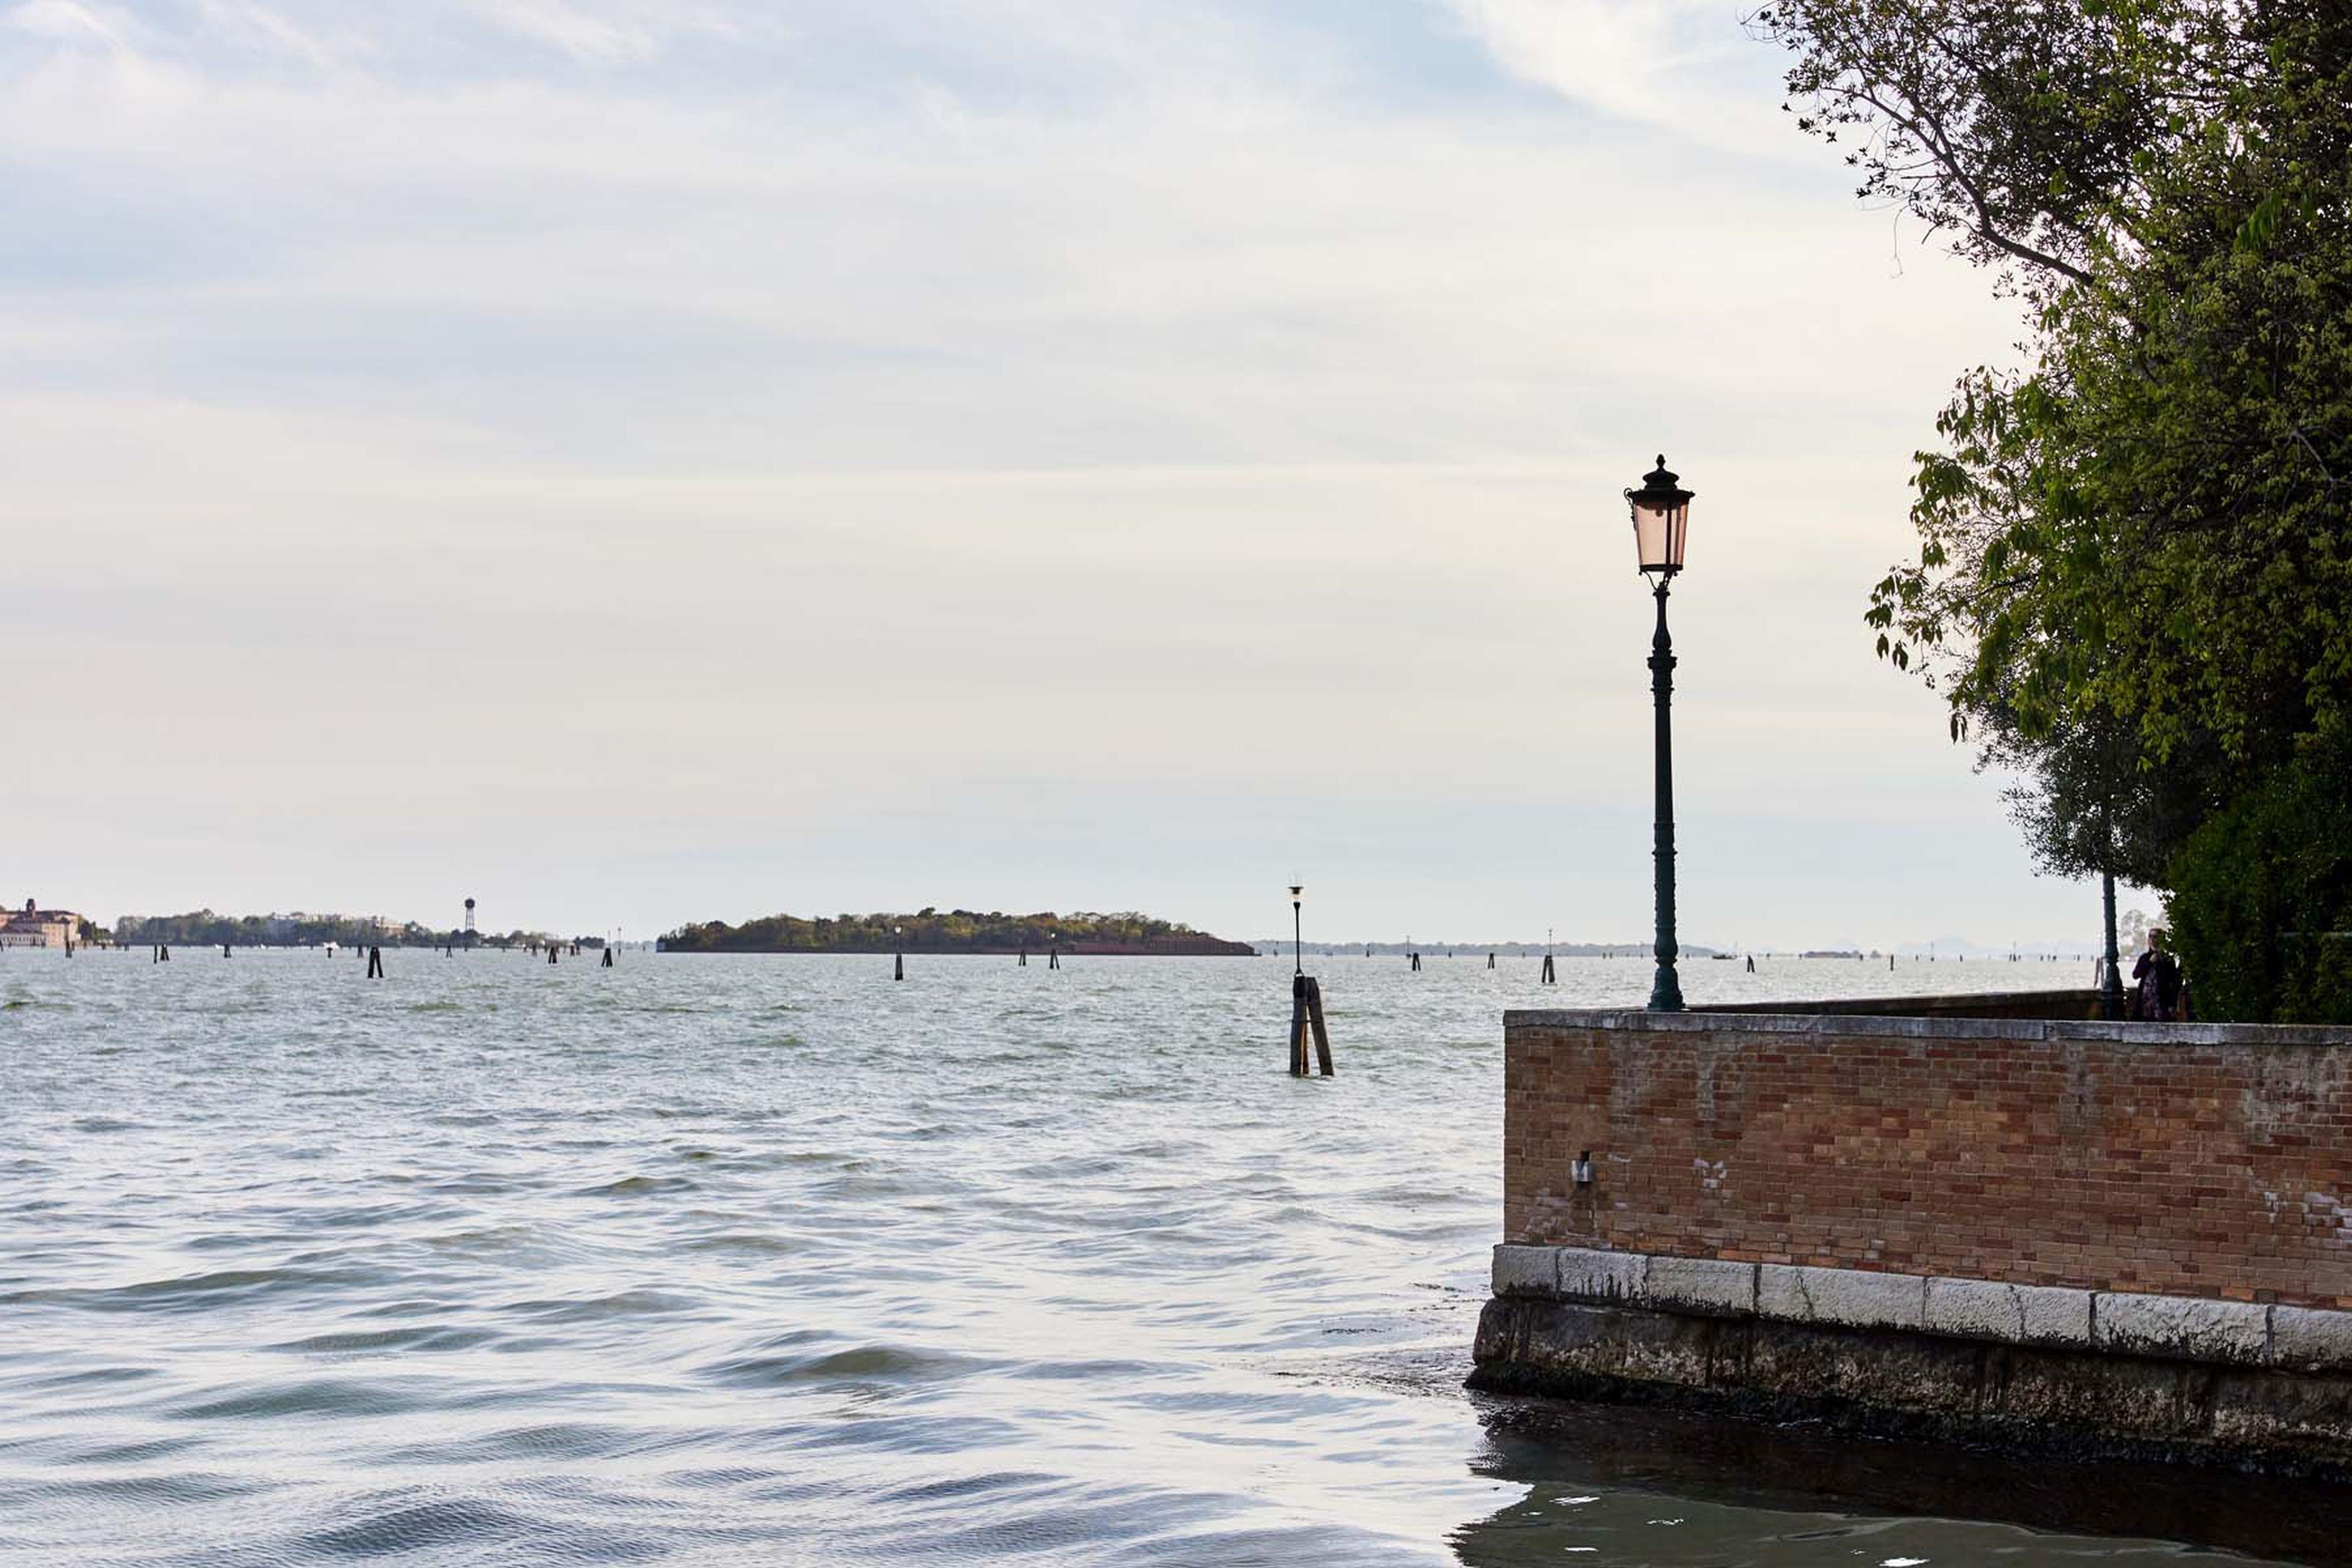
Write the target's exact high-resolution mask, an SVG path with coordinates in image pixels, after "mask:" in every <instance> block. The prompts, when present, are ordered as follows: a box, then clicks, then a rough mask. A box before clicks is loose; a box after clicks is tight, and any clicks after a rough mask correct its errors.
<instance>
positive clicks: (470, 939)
mask: <svg viewBox="0 0 2352 1568" xmlns="http://www.w3.org/2000/svg"><path fill="white" fill-rule="evenodd" d="M480 940H481V938H480V937H478V936H475V935H474V901H473V900H472V899H470V898H469V899H467V900H466V946H468V947H471V946H473V945H474V944H475V943H477V942H478V941H480Z"/></svg>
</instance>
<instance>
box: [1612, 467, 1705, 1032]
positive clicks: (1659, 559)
mask: <svg viewBox="0 0 2352 1568" xmlns="http://www.w3.org/2000/svg"><path fill="white" fill-rule="evenodd" d="M1676 477H1677V476H1675V474H1673V473H1671V472H1669V471H1668V470H1667V467H1666V455H1665V454H1664V453H1663V452H1661V453H1660V454H1658V465H1657V466H1656V467H1655V468H1653V469H1652V470H1650V472H1649V473H1647V474H1645V475H1643V476H1642V487H1641V488H1640V489H1638V490H1628V491H1626V492H1625V499H1626V501H1627V502H1628V503H1630V504H1631V505H1632V507H1633V548H1634V550H1635V552H1636V553H1637V554H1638V556H1639V557H1640V559H1641V570H1642V571H1643V574H1644V575H1645V576H1648V577H1650V578H1651V580H1652V581H1651V588H1650V591H1651V593H1652V595H1653V596H1654V597H1655V598H1656V600H1657V601H1658V629H1657V631H1656V632H1654V633H1652V634H1651V637H1650V692H1651V695H1653V696H1654V698H1655V699H1656V702H1657V714H1658V743H1657V757H1658V768H1657V771H1658V805H1657V847H1656V848H1655V849H1654V851H1652V854H1653V855H1654V858H1655V860H1656V862H1657V874H1658V939H1657V954H1658V974H1657V978H1656V979H1655V980H1654V981H1652V982H1651V985H1650V1010H1651V1011H1652V1012H1664V1013H1678V1012H1680V1011H1682V1010H1683V988H1682V982H1681V981H1680V980H1679V979H1678V978H1677V977H1675V956H1676V954H1677V951H1678V949H1677V948H1676V947H1675V744H1674V727H1673V722H1672V718H1671V708H1672V705H1673V701H1674V693H1675V644H1674V639H1673V638H1671V637H1669V636H1667V635H1666V592H1667V591H1668V590H1669V589H1670V588H1671V587H1672V586H1673V585H1674V580H1675V573H1676V572H1678V571H1680V570H1682V569H1683V541H1684V538H1685V535H1686V534H1687V533H1688V532H1689V530H1690V504H1691V493H1690V492H1689V491H1688V490H1685V489H1684V488H1683V487H1682V486H1679V485H1677V484H1675V478H1676Z"/></svg>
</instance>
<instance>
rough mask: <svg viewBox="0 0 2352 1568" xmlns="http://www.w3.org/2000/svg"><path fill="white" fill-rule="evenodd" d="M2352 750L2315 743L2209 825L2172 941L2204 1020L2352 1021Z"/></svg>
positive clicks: (2181, 873)
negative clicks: (2351, 805)
mask: <svg viewBox="0 0 2352 1568" xmlns="http://www.w3.org/2000/svg"><path fill="white" fill-rule="evenodd" d="M2347 799H2352V753H2347V752H2346V751H2345V750H2344V749H2342V748H2341V747H2332V746H2331V747H2313V748H2311V749H2310V750H2308V751H2307V752H2306V753H2305V755H2304V756H2302V757H2299V758H2296V759H2295V760H2294V762H2293V763H2290V764H2289V765H2288V766H2286V767H2284V768H2280V769H2278V770H2277V771H2275V772H2273V773H2272V774H2271V775H2270V776H2269V777H2268V778H2266V779H2264V780H2263V783H2262V784H2261V785H2260V786H2258V787H2257V788H2255V789H2251V790H2249V791H2247V792H2246V793H2245V794H2243V795H2242V796H2240V797H2239V798H2238V799H2237V800H2233V801H2231V803H2230V804H2229V805H2227V806H2225V807H2224V808H2222V809H2221V810H2220V811H2218V812H2216V813H2214V814H2213V815H2212V816H2211V817H2210V818H2208V819H2207V820H2206V821H2204V822H2203V823H2202V824H2200V826H2199V827H2198V829H2197V831H2196V832H2195V833H2194V834H2193V835H2191V837H2190V838H2189V841H2188V843H2187V844H2186V845H2185V846H2183V848H2182V850H2181V852H2180V853H2179V855H2178V856H2177V857H2175V859H2174V862H2173V867H2172V874H2173V892H2172V899H2171V915H2172V936H2173V941H2174V942H2175V944H2176V945H2178V946H2179V948H2180V950H2181V951H2182V952H2183V953H2184V954H2187V955H2189V956H2190V960H2191V963H2190V973H2191V975H2192V976H2193V977H2194V982H2195V988H2196V1006H2197V1009H2198V1010H2199V1012H2200V1014H2201V1015H2204V1016H2210V1017H2214V1018H2233V1019H2270V1020H2273V1021H2276V1022H2280V1023H2334V1024H2352V813H2347V811H2346V810H2345V809H2344V802H2345V801H2346V800H2347Z"/></svg>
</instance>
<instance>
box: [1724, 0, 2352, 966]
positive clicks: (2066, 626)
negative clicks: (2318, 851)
mask: <svg viewBox="0 0 2352 1568" xmlns="http://www.w3.org/2000/svg"><path fill="white" fill-rule="evenodd" d="M1754 25H1755V26H1756V27H1757V30H1758V31H1759V32H1761V33H1762V34H1764V35H1765V36H1767V37H1772V38H1774V39H1776V40H1777V41H1779V42H1780V43H1782V44H1784V45H1785V46H1787V47H1790V49H1791V50H1793V51H1794V53H1795V56H1796V59H1795V63H1794V65H1792V67H1791V68H1790V75H1789V85H1790V92H1791V105H1792V109H1794V110H1797V111H1798V113H1799V117H1800V120H1801V123H1802V124H1803V125H1804V126H1805V128H1806V129H1808V130H1810V131H1814V132H1816V133H1818V134H1820V135H1822V137H1824V138H1833V139H1836V140H1838V141H1841V143H1842V144H1843V146H1844V147H1845V148H1846V152H1847V156H1848V159H1849V161H1850V162H1853V164H1854V165H1855V167H1857V168H1858V169H1859V170H1860V171H1861V172H1862V183H1861V186H1860V189H1861V192H1862V193H1864V195H1865V196H1868V197H1872V198H1875V199H1883V200H1886V201H1891V202H1893V203H1895V204H1898V205H1899V206H1900V207H1902V208H1903V209H1904V210H1905V211H1906V212H1908V213H1909V214H1912V215H1913V216H1915V217H1916V218H1918V219H1919V220H1920V221H1922V222H1923V223H1925V224H1926V225H1928V226H1929V227H1930V228H1931V229H1933V230H1935V231H1937V232H1939V233H1942V234H1945V235H1948V236H1949V237H1950V238H1951V240H1952V242H1953V243H1954V244H1955V246H1957V247H1958V249H1960V250H1961V251H1962V252H1963V253H1964V254H1967V255H1969V256H1972V257H1974V258H1976V259H1978V260H1979V261H1982V262H1985V263H1987V264H1989V265H1990V266H1992V267H1995V268H1997V269H1998V271H1999V274H2000V278H2001V280H2002V283H2003V285H2004V286H2005V287H2011V288H2012V289H2014V290H2015V291H2016V292H2018V293H2020V294H2021V295H2022V296H2023V297H2024V298H2026V300H2027V301H2028V302H2029V303H2030V305H2031V306H2032V315H2031V320H2030V325H2029V331H2030V334H2031V337H2030V340H2029V342H2028V343H2027V344H2026V345H2025V348H2026V350H2027V355H2028V363H2027V367H2026V368H2025V369H2023V370H2020V371H1999V370H1990V369H1987V370H1979V371H1974V372H1972V373H1971V374H1969V376H1967V377H1965V378H1963V379H1962V381H1961V382H1960V383H1959V386H1958V389H1957V392H1956V394H1955V396H1954V398H1953V400H1952V402H1950V404H1949V405H1948V407H1947V408H1946V409H1945V410H1944V412H1943V413H1942V415H1941V416H1940V418H1939V419H1938V420H1937V434H1939V436H1940V437H1941V438H1942V442H1941V444H1940V445H1939V446H1938V447H1937V448H1936V449H1934V450H1931V451H1927V452H1923V453H1922V454H1920V455H1919V457H1918V460H1917V469H1916V476H1915V490H1916V501H1915V505H1914V507H1913V508H1912V522H1913V525H1914V527H1915V528H1916V532H1917V534H1918V537H1919V550H1918V553H1917V555H1916V558H1915V559H1912V560H1910V561H1908V562H1906V563H1903V564H1901V565H1899V566H1897V567H1896V568H1895V569H1894V570H1892V571H1890V572H1889V573H1888V574H1887V576H1886V577H1885V579H1884V580H1882V581H1881V582H1880V583H1879V584H1878V586H1877V588H1876V590H1875V591H1874V594H1873V597H1872V603H1871V608H1870V612H1869V619H1870V621H1871V622H1872V624H1873V625H1874V626H1875V627H1876V628H1877V630H1878V632H1879V643H1878V646H1879V651H1880V653H1882V654H1883V655H1884V656H1885V657H1886V658H1888V659H1889V660H1891V661H1893V662H1894V663H1895V664H1896V665H1897V666H1899V667H1903V668H1906V669H1911V670H1914V671H1916V673H1918V674H1922V675H1923V676H1925V677H1926V678H1927V681H1928V682H1929V683H1930V684H1931V685H1934V686H1936V687H1937V689H1938V690H1940V691H1941V693H1942V694H1943V695H1944V696H1945V698H1946V700H1947V701H1948V703H1949V704H1950V715H1949V719H1950V724H1951V728H1952V733H1953V734H1954V736H1955V737H1960V736H1965V735H1974V736H1975V737H1977V738H1979V740H1981V741H1983V742H1984V743H1985V745H1986V754H1987V756H1988V757H1989V758H1991V759H1993V760H1996V761H2001V762H2006V763H2010V764H2013V765H2017V766H2021V767H2022V768H2024V769H2025V771H2026V774H2027V777H2028V779H2029V782H2028V785H2027V786H2026V800H2025V807H2026V810H2025V820H2026V825H2027V826H2028V829H2029V831H2030V833H2031V834H2032V836H2033V837H2034V838H2035V840H2036V844H2037V849H2038V850H2040V849H2052V850H2054V851H2055V852H2056V853H2054V854H2053V855H2044V856H2043V857H2042V858H2043V860H2044V863H2045V864H2052V865H2058V866H2070V867H2077V868H2083V869H2089V868H2090V861H2089V860H2087V859H2086V858H2085V856H2084V850H2085V849H2086V847H2094V846H2096V845H2100V844H2105V843H2106V842H2107V841H2105V839H2104V838H2103V837H2102V835H2103V834H2104V833H2105V831H2106V828H2105V825H2104V824H2103V822H2102V817H2103V816H2109V815H2110V814H2111V813H2112V815H2111V820H2112V821H2113V822H2114V823H2115V824H2116V826H2117V827H2118V828H2119V829H2120V831H2121V834H2122V837H2121V839H2120V840H2119V841H2116V842H2115V843H2114V844H2112V845H2111V846H2109V847H2110V848H2112V850H2113V852H2115V853H2116V855H2117V858H2118V864H2119V866H2121V867H2124V868H2126V869H2128V870H2130V871H2131V873H2132V874H2133V875H2134V877H2135V880H2143V881H2147V882H2150V883H2156V884H2158V885H2170V884H2172V883H2173V882H2174V880H2175V871H2174V866H2173V862H2174V859H2175V857H2176V856H2178V855H2179V854H2180V853H2181V852H2183V851H2184V850H2185V849H2186V848H2187V846H2188V845H2189V842H2190V841H2191V840H2192V839H2193V838H2194V837H2195V836H2196V834H2197V833H2198V832H2199V831H2201V828H2202V825H2203V824H2205V823H2206V822H2208V821H2212V820H2214V819H2215V818H2216V817H2217V816H2218V815H2219V814H2221V813H2223V812H2225V811H2229V810H2232V809H2233V808H2234V807H2235V806H2236V804H2237V803H2238V802H2240V801H2242V800H2245V799H2247V798H2249V797H2250V796H2252V795H2255V794H2259V793H2261V792H2263V791H2264V790H2266V789H2270V788H2271V787H2272V781H2273V779H2275V778H2277V777H2279V776H2280V775H2282V774H2284V773H2286V772H2289V771H2293V770H2302V771H2305V772H2308V771H2310V770H2312V769H2315V768H2316V769H2318V770H2319V771H2321V772H2322V773H2324V772H2325V770H2326V769H2325V766H2324V764H2323V763H2322V762H2321V761H2319V760H2315V759H2318V758H2325V757H2326V756H2331V755H2333V749H2332V748H2334V747H2336V746H2337V745H2339V744H2340V742H2341V741H2342V739H2343V737H2346V736H2347V733H2352V515H2348V514H2347V500H2352V490H2347V486H2346V480H2347V478H2352V6H2347V5H2344V4H2343V0H2049V3H2046V4H2039V5H2031V6H2026V5H2014V4H2008V3H2003V4H1993V3H1990V0H1947V3H1935V0H1798V3H1795V4H1787V5H1773V6H1770V7H1768V8H1766V9H1765V10H1763V11H1760V12H1759V13H1758V14H1757V15H1756V16H1755V18H1754ZM2280 788H2282V789H2288V786H2286V785H2281V786H2280ZM2289 792H2290V793H2292V790H2291V789H2290V790H2289ZM2302 798H2304V799H2305V800H2306V801H2307V802H2308V801H2315V800H2318V799H2319V797H2311V796H2306V797H2302ZM2118 801H2126V802H2128V803H2129V809H2128V810H2126V811H2123V812H2121V813H2113V812H2112V809H2113V807H2114V805H2115V803H2116V802H2118ZM2332 809H2333V810H2336V811H2338V812H2342V811H2346V810H2352V804H2347V798H2346V797H2342V796H2339V797H2336V801H2335V804H2334V806H2333V808H2332ZM2204 885H2209V886H2210V880H2209V883H2207V884H2204ZM2219 907H2220V906H2218V905H2217V906H2216V908H2217V909H2218V908H2219ZM2228 907H2229V908H2230V909H2231V911H2233V912H2234V913H2232V914H2231V915H2229V916H2228V917H2227V919H2232V920H2234V919H2256V920H2269V919H2273V914H2265V913H2263V911H2264V910H2270V909H2272V907H2273V906H2271V905H2268V904H2263V905H2259V906H2258V905H2257V904H2253V903H2248V902H2245V901H2239V902H2237V903H2233V904H2230V905H2229V906H2228ZM2175 914H2176V915H2179V908H2178V907H2177V905H2176V909H2175ZM2177 923H2178V924H2179V925H2181V927H2182V930H2183V946H2184V954H2185V956H2186V957H2187V959H2188V961H2189V965H2190V967H2191V968H2192V971H2193V970H2195V969H2197V968H2198V967H2200V964H2202V963H2203V962H2204V961H2205V959H2206V957H2207V956H2208V955H2207V954H2205V953H2203V952H2200V950H2199V949H2198V947H2197V946H2195V944H2196V943H2197V942H2201V941H2210V940H2214V939H2217V938H2215V937H2213V936H2211V935H2210V934H2212V933H2216V932H2219V931H2220V930H2221V929H2222V928H2223V926H2224V925H2226V923H2227V922H2226V920H2225V919H2224V917H2223V916H2221V915H2219V914H2216V915H2213V916H2212V917H2210V918H2206V917H2201V916H2200V917H2198V918H2193V919H2181V920H2179V921H2178V922H2177ZM2190 932H2197V933H2200V935H2199V936H2196V937H2193V938H2192V937H2191V936H2189V935H2188V934H2189V933H2190ZM2243 935H2244V936H2245V937H2246V939H2247V940H2250V941H2252V942H2255V943H2258V944H2259V943H2263V942H2273V943H2274V942H2275V941H2276V940H2279V939H2280V938H2279V937H2278V935H2277V930H2276V929H2270V930H2249V931H2247V932H2245V933H2243ZM2242 994H2251V993H2242Z"/></svg>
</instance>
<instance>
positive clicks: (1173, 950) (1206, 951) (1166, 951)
mask: <svg viewBox="0 0 2352 1568" xmlns="http://www.w3.org/2000/svg"><path fill="white" fill-rule="evenodd" d="M654 950H655V951H656V952H657V953H661V954H664V955H666V956H676V957H697V956H725V955H728V954H740V953H751V954H767V955H771V956H777V955H782V956H801V957H814V958H822V957H826V956H835V955H848V956H854V957H865V958H887V957H891V956H895V955H898V954H900V953H903V954H905V955H907V956H908V957H910V958H911V957H926V958H956V957H968V958H1013V957H1018V956H1021V955H1022V954H1024V953H1034V954H1036V955H1037V956H1040V957H1042V956H1045V955H1046V954H1048V953H1059V954H1061V955H1062V956H1064V957H1076V958H1255V957H1259V956H1262V955H1261V954H1260V953H1259V952H1258V950H1257V949H1256V948H1255V947H1253V946H1250V945H1249V944H1248V943H1246V942H1226V941H1223V940H1220V939H1219V938H1217V937H1213V936H1208V937H1197V938H1192V939H1189V940H1188V939H1185V938H1181V937H1179V938H1171V939H1170V940H1168V941H1165V942H1056V943H1040V944H1038V945H1037V946H1029V947H1024V946H970V947H962V946H957V947H949V946H929V945H923V944H918V943H913V942H909V943H908V944H906V945H905V946H893V945H891V944H889V943H884V944H882V945H881V946H870V945H860V946H830V947H808V946H800V947H772V946H758V947H748V946H747V947H736V946H728V947H669V946H661V945H659V944H656V946H655V949H654Z"/></svg>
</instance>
